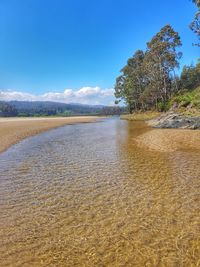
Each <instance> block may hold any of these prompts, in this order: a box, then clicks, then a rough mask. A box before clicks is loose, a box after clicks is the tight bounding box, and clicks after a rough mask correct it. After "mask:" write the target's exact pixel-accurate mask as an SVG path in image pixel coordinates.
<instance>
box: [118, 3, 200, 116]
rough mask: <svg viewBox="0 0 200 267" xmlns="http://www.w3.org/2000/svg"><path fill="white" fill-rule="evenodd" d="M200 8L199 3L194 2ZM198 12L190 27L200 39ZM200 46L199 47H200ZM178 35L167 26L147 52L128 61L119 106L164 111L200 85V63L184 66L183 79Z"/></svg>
mask: <svg viewBox="0 0 200 267" xmlns="http://www.w3.org/2000/svg"><path fill="white" fill-rule="evenodd" d="M193 2H194V3H195V4H196V5H197V7H198V8H200V0H193ZM199 17H200V15H199V12H197V14H196V15H195V18H194V21H193V22H192V23H191V25H190V27H191V29H192V30H193V31H194V32H195V33H196V34H197V36H198V38H200V23H199ZM197 45H199V44H197ZM181 46H182V42H181V38H180V36H179V33H178V32H176V31H175V30H174V29H173V28H172V26H171V25H166V26H164V27H163V28H161V30H160V31H159V32H158V33H157V34H156V35H155V36H153V38H152V39H151V40H150V41H149V42H148V43H147V47H146V50H145V51H143V50H137V51H136V52H135V53H134V55H133V56H132V57H131V58H129V59H128V61H127V64H126V66H125V67H123V68H122V70H121V75H120V76H119V77H118V78H117V79H116V84H115V97H116V98H117V101H116V103H119V102H120V101H124V102H125V103H126V104H127V106H128V108H129V112H130V113H132V112H133V111H137V110H150V109H156V110H160V111H164V110H166V109H167V107H168V102H169V100H170V99H171V97H172V96H173V95H174V94H176V93H177V92H178V91H179V90H180V89H181V88H188V89H194V88H195V87H197V86H199V85H200V62H199V63H197V65H196V66H184V68H183V70H182V73H181V75H180V77H179V76H178V75H176V72H175V70H176V69H177V68H178V67H179V60H180V59H181V57H182V53H181V52H180V51H179V48H180V47H181Z"/></svg>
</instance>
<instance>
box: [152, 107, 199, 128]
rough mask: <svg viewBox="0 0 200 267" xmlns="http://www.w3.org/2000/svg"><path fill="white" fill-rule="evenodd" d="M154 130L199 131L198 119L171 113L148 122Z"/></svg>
mask: <svg viewBox="0 0 200 267" xmlns="http://www.w3.org/2000/svg"><path fill="white" fill-rule="evenodd" d="M149 124H150V125H151V126H153V127H154V128H175V129H177V128H181V129H194V130H195V129H200V117H186V116H184V115H181V114H177V113H174V112H173V111H171V112H168V113H165V114H163V115H161V116H160V117H159V118H157V119H154V120H151V121H150V122H149Z"/></svg>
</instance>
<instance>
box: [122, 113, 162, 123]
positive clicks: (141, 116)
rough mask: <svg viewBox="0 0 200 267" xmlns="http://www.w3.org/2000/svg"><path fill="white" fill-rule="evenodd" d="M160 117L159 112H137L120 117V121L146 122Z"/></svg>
mask: <svg viewBox="0 0 200 267" xmlns="http://www.w3.org/2000/svg"><path fill="white" fill-rule="evenodd" d="M160 115H161V113H160V112H157V111H146V112H137V113H133V114H128V115H122V116H121V119H123V120H129V121H146V120H151V119H155V118H157V117H159V116H160Z"/></svg>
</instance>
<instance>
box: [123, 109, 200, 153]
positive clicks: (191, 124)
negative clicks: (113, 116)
mask: <svg viewBox="0 0 200 267" xmlns="http://www.w3.org/2000/svg"><path fill="white" fill-rule="evenodd" d="M122 119H126V120H129V121H138V120H140V121H144V122H145V123H146V125H147V127H149V129H148V131H146V132H145V133H144V134H141V135H140V136H138V137H136V138H135V139H134V141H135V142H136V143H137V145H139V146H141V147H143V148H146V149H149V150H153V151H158V152H174V151H178V150H191V149H192V150H200V131H198V130H197V131H194V129H200V117H198V116H196V117H195V116H188V115H185V114H176V113H174V112H173V111H171V112H167V113H163V114H162V113H156V112H144V113H142V112H141V113H136V114H130V115H126V116H123V117H122Z"/></svg>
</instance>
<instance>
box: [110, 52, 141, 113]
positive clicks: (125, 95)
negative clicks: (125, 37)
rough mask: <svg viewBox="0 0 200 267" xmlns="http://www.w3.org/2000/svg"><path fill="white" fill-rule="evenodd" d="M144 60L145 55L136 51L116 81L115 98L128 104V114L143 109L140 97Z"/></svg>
mask: <svg viewBox="0 0 200 267" xmlns="http://www.w3.org/2000/svg"><path fill="white" fill-rule="evenodd" d="M144 58H145V53H144V52H143V51H142V50H138V51H136V52H135V54H134V55H133V57H131V58H129V59H128V61H127V65H126V66H125V67H124V68H123V69H122V70H121V73H122V75H120V76H119V77H118V78H117V79H116V84H115V97H116V98H118V99H119V101H121V100H124V101H125V102H126V103H127V104H128V106H129V110H130V113H132V112H133V110H138V109H141V108H142V107H143V103H142V102H141V101H140V96H141V94H142V92H143V91H144V87H145V79H144V68H143V61H144Z"/></svg>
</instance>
